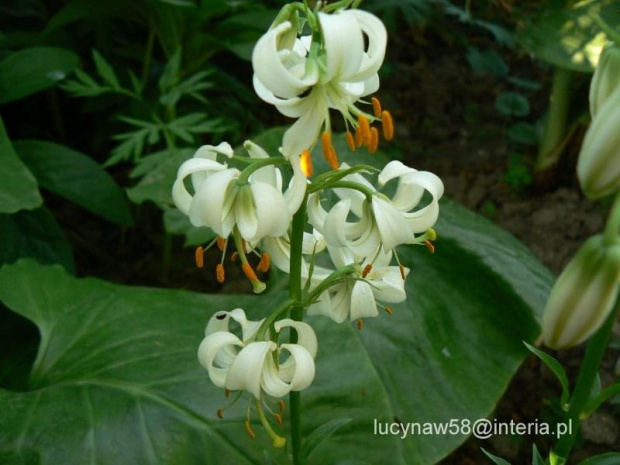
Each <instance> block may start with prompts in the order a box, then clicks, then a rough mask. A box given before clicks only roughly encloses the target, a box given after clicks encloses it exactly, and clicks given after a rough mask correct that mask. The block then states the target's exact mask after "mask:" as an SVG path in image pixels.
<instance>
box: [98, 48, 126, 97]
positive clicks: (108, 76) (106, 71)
mask: <svg viewBox="0 0 620 465" xmlns="http://www.w3.org/2000/svg"><path fill="white" fill-rule="evenodd" d="M93 60H94V61H95V66H96V67H97V72H98V73H99V76H101V77H102V78H103V80H104V81H105V82H107V83H108V84H110V86H112V88H113V89H120V87H121V85H120V83H119V82H118V78H117V77H116V74H115V73H114V69H113V68H112V66H111V65H110V63H108V62H107V61H106V59H105V58H103V56H102V55H101V54H100V53H99V52H98V51H97V50H93Z"/></svg>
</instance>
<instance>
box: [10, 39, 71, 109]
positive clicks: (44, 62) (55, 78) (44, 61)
mask: <svg viewBox="0 0 620 465" xmlns="http://www.w3.org/2000/svg"><path fill="white" fill-rule="evenodd" d="M77 65H78V57H77V55H76V54H75V53H73V52H70V51H69V50H64V49H61V48H51V47H32V48H27V49H23V50H19V51H17V52H13V53H12V54H10V55H9V56H8V57H6V58H5V59H4V60H2V61H1V62H0V104H1V103H6V102H12V101H13V100H18V99H20V98H23V97H27V96H28V95H30V94H34V93H36V92H39V91H41V90H44V89H47V88H48V87H52V86H54V85H56V84H57V83H58V82H60V81H62V80H63V79H64V78H66V77H67V75H68V74H70V73H71V71H73V70H74V69H75V68H76V67H77Z"/></svg>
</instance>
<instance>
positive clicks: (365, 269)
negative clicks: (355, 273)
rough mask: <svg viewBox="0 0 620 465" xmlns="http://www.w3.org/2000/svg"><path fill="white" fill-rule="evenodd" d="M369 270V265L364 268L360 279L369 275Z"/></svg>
mask: <svg viewBox="0 0 620 465" xmlns="http://www.w3.org/2000/svg"><path fill="white" fill-rule="evenodd" d="M370 270H372V265H371V264H370V263H369V264H368V265H366V266H365V267H364V271H362V278H365V277H366V276H368V273H370Z"/></svg>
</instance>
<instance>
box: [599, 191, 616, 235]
mask: <svg viewBox="0 0 620 465" xmlns="http://www.w3.org/2000/svg"><path fill="white" fill-rule="evenodd" d="M618 230H620V192H618V193H617V194H616V198H615V199H614V203H613V205H612V206H611V212H610V213H609V218H608V219H607V224H606V225H605V233H604V236H603V242H604V243H605V245H613V244H615V243H616V241H617V240H618Z"/></svg>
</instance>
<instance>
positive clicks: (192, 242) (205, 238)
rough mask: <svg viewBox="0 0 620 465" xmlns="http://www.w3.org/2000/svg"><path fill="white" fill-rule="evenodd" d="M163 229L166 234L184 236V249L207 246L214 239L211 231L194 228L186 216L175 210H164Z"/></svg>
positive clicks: (204, 228)
mask: <svg viewBox="0 0 620 465" xmlns="http://www.w3.org/2000/svg"><path fill="white" fill-rule="evenodd" d="M164 227H165V228H166V232H168V233H170V234H177V235H182V236H185V243H184V244H183V245H184V246H185V247H196V246H197V245H203V244H208V243H209V242H211V241H212V240H213V239H215V233H214V232H213V230H211V229H209V228H206V227H201V228H196V227H194V226H192V224H191V223H190V222H189V218H188V217H187V215H186V214H184V213H182V212H181V211H180V210H177V209H176V208H167V209H166V210H164Z"/></svg>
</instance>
